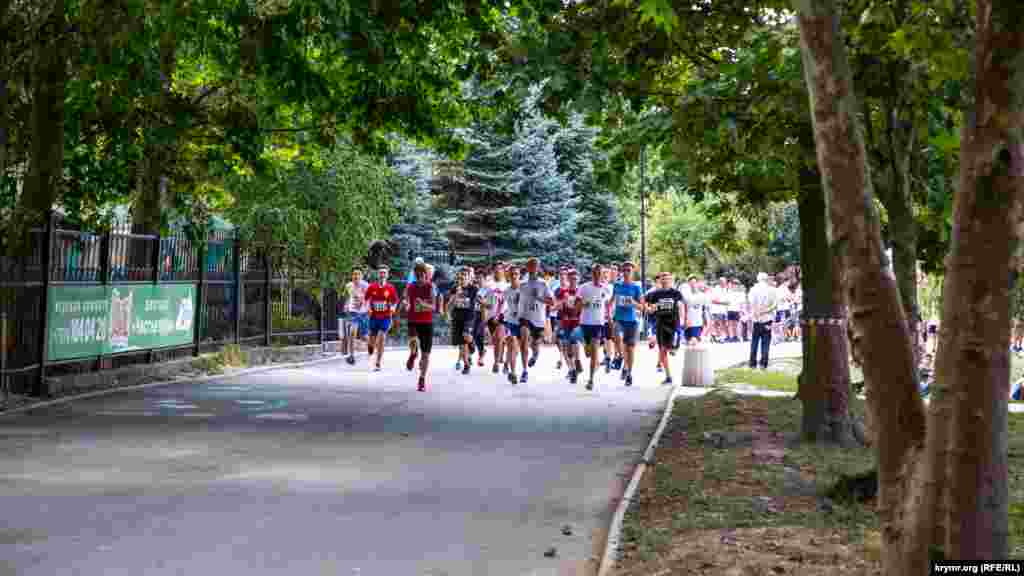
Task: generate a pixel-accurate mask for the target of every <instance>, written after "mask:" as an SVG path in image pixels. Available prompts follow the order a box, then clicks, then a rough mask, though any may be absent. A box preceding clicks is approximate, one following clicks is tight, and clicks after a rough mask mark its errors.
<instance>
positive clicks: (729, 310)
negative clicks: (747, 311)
mask: <svg viewBox="0 0 1024 576" xmlns="http://www.w3.org/2000/svg"><path fill="white" fill-rule="evenodd" d="M738 284H739V282H738V281H737V280H736V279H735V278H730V279H729V284H728V287H727V290H726V301H728V303H729V304H728V305H727V306H726V312H725V321H726V323H727V327H728V332H729V334H728V340H727V342H739V341H740V311H741V310H742V308H743V301H742V299H743V298H745V296H744V294H743V293H742V292H739V291H738V290H737V289H736V287H737V285H738Z"/></svg>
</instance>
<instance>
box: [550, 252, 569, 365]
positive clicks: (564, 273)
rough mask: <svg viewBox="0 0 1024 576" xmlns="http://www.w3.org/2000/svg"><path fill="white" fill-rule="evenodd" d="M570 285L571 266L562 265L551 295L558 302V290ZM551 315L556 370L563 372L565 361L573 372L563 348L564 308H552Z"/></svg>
mask: <svg viewBox="0 0 1024 576" xmlns="http://www.w3.org/2000/svg"><path fill="white" fill-rule="evenodd" d="M568 284H569V266H568V265H562V266H561V267H560V268H559V269H558V280H555V281H554V282H552V283H551V293H552V294H554V295H555V300H558V290H559V289H561V287H562V286H567V285H568ZM549 315H550V317H551V327H552V330H554V332H555V346H557V347H558V363H557V364H555V369H556V370H561V369H562V362H563V361H564V362H565V365H566V366H568V367H569V369H570V370H572V364H570V363H569V358H568V356H567V355H566V352H565V347H564V346H562V338H561V334H562V329H561V322H560V321H561V316H562V307H561V306H558V305H557V304H556V305H555V306H552V307H551V310H550V311H549Z"/></svg>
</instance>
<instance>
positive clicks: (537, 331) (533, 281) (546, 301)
mask: <svg viewBox="0 0 1024 576" xmlns="http://www.w3.org/2000/svg"><path fill="white" fill-rule="evenodd" d="M539 265H540V262H539V261H538V260H537V259H536V258H530V259H529V260H527V261H526V272H527V274H529V277H528V278H527V279H526V282H523V283H522V285H521V286H520V287H519V326H520V327H521V328H522V332H521V334H520V344H523V345H522V346H521V347H522V350H521V354H522V358H523V375H522V376H521V377H520V379H519V381H520V382H526V380H527V378H528V374H527V370H526V369H527V368H533V366H534V364H536V363H537V356H538V354H540V341H541V339H542V338H544V323H545V321H546V320H547V318H546V310H547V306H553V305H554V303H555V299H554V297H553V296H554V295H553V294H551V289H550V288H548V285H547V284H546V283H545V282H544V279H543V278H541V277H540V276H539V274H538V273H537V268H538V266H539ZM527 341H528V342H529V348H530V351H531V352H532V355H531V356H530V359H529V362H527V359H526V355H527V346H526V345H525V344H526V343H527Z"/></svg>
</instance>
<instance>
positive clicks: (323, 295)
mask: <svg viewBox="0 0 1024 576" xmlns="http://www.w3.org/2000/svg"><path fill="white" fill-rule="evenodd" d="M326 311H327V287H326V286H324V285H323V283H322V282H321V283H320V334H319V336H318V340H319V342H320V352H321V353H322V352H323V351H324V318H325V317H326V316H325V314H326Z"/></svg>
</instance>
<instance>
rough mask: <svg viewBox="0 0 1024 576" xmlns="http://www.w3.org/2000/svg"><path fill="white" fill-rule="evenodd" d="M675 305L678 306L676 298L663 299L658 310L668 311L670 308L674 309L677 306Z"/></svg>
mask: <svg viewBox="0 0 1024 576" xmlns="http://www.w3.org/2000/svg"><path fill="white" fill-rule="evenodd" d="M675 306H676V302H675V300H661V301H659V302H658V310H665V311H668V310H672V309H673V308H675Z"/></svg>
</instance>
